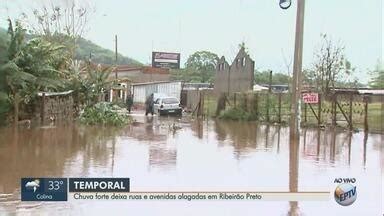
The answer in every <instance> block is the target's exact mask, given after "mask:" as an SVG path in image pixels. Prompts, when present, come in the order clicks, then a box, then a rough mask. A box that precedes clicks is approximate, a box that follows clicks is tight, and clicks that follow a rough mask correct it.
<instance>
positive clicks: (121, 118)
mask: <svg viewBox="0 0 384 216" xmlns="http://www.w3.org/2000/svg"><path fill="white" fill-rule="evenodd" d="M131 121H132V118H131V117H130V116H128V115H126V114H125V113H120V112H119V110H118V109H114V106H113V105H112V104H111V103H106V102H101V103H98V104H95V105H93V106H90V107H86V108H85V109H84V112H83V113H82V114H81V116H80V122H81V123H83V124H87V125H113V126H123V125H125V124H128V123H130V122H131Z"/></svg>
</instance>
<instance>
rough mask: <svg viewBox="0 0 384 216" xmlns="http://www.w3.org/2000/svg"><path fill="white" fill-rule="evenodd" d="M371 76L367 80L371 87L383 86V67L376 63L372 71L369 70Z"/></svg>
mask: <svg viewBox="0 0 384 216" xmlns="http://www.w3.org/2000/svg"><path fill="white" fill-rule="evenodd" d="M371 74H372V75H373V78H372V79H371V81H370V82H369V86H370V87H372V88H384V67H383V65H382V64H380V63H378V64H377V65H376V68H375V70H374V71H372V72H371Z"/></svg>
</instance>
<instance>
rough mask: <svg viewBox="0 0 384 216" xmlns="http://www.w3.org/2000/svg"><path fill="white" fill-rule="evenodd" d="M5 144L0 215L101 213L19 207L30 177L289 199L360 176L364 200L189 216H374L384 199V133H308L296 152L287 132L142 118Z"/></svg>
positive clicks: (10, 135)
mask: <svg viewBox="0 0 384 216" xmlns="http://www.w3.org/2000/svg"><path fill="white" fill-rule="evenodd" d="M0 137H1V142H0V213H1V212H8V213H12V212H34V211H35V212H37V211H43V212H46V213H52V212H56V210H57V209H62V212H63V213H64V214H65V213H72V214H79V215H81V214H83V213H84V209H86V212H87V213H89V212H90V213H92V212H94V213H96V214H97V213H100V212H98V211H100V209H98V208H95V202H81V201H78V202H72V203H69V204H68V203H54V204H49V205H48V204H41V203H32V204H31V203H25V202H24V203H21V202H20V201H19V199H20V188H19V181H20V178H21V177H30V176H36V177H38V176H41V177H44V176H52V177H118V176H120V177H121V176H126V177H130V178H131V179H132V182H133V183H132V190H147V191H148V190H149V191H151V190H165V191H166V190H174V191H178V190H179V191H180V190H212V189H216V190H227V191H230V190H233V191H235V190H251V191H291V192H296V191H332V190H333V189H334V186H335V185H334V184H333V180H334V178H336V177H354V178H356V179H357V181H358V183H357V185H358V190H359V198H358V202H356V203H355V204H354V205H353V207H351V208H344V210H343V208H341V207H340V206H338V205H337V204H336V203H335V202H334V201H333V200H330V201H329V202H323V203H319V202H312V203H308V202H271V203H267V202H258V203H247V202H244V203H242V202H239V203H238V204H236V203H234V204H233V205H232V204H231V205H229V206H228V205H227V204H226V202H223V203H222V206H221V208H215V207H214V206H210V205H209V206H207V205H206V204H205V203H204V202H199V203H197V204H193V205H194V208H193V209H191V214H198V213H200V214H201V213H202V210H204V212H203V214H204V213H205V214H208V215H212V214H226V212H228V211H229V212H234V211H236V214H241V215H248V214H249V215H253V214H251V212H252V210H257V212H259V213H260V214H261V215H265V214H269V215H301V214H303V215H323V214H326V213H327V212H328V213H329V214H331V215H334V214H336V213H345V212H349V213H351V215H353V213H356V212H360V213H364V214H366V215H370V214H371V213H373V214H374V213H377V212H379V211H380V209H379V206H380V204H381V197H380V194H379V195H375V194H374V195H372V193H371V191H373V190H376V188H375V186H376V185H379V184H380V183H381V171H380V163H381V161H380V148H381V146H380V143H381V139H382V135H378V134H364V133H350V132H345V131H342V130H330V129H326V130H320V129H303V131H302V136H301V142H300V143H301V144H300V146H294V145H293V146H290V144H289V141H288V137H289V129H288V128H286V127H281V126H278V125H276V126H275V125H260V124H258V123H254V122H251V123H244V122H228V121H208V122H207V121H198V120H193V121H186V120H184V119H181V120H179V119H173V118H157V117H145V118H144V117H143V118H142V119H138V122H136V123H135V124H133V125H130V126H127V127H125V128H120V129H117V128H107V127H83V126H76V125H63V126H57V127H51V128H33V129H19V130H17V129H12V128H2V129H0ZM376 183H377V184H376ZM370 193H371V194H370ZM369 194H370V195H371V196H370V195H369ZM235 204H236V205H235ZM99 205H100V206H102V207H103V208H104V209H109V210H111V209H112V208H116V207H119V208H123V209H124V208H125V209H126V210H129V208H131V207H132V206H135V205H140V206H142V207H143V209H146V210H145V211H144V210H143V211H144V212H146V213H147V214H152V213H159V214H160V215H161V214H164V215H170V212H178V214H183V212H184V207H183V205H184V204H180V202H175V203H172V202H165V203H164V204H163V203H160V202H159V203H158V204H157V205H155V206H154V207H155V210H148V209H147V208H146V207H147V205H151V204H147V203H145V202H143V203H141V204H138V203H135V204H134V203H129V202H128V203H127V202H125V203H124V205H121V204H117V203H115V202H104V203H98V206H99ZM151 206H152V205H151ZM169 206H171V207H169ZM89 207H92V208H89ZM169 208H172V211H168V210H167V209H169ZM54 209H56V210H54ZM116 209H118V208H116ZM136 209H137V207H136ZM199 209H200V210H199ZM140 210H142V209H140ZM152 211H153V212H152ZM184 213H185V212H184ZM117 214H121V213H118V212H117ZM171 215H172V214H171Z"/></svg>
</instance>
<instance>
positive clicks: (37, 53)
mask: <svg viewBox="0 0 384 216" xmlns="http://www.w3.org/2000/svg"><path fill="white" fill-rule="evenodd" d="M8 23H9V27H8V35H9V42H8V43H7V58H6V60H5V63H4V64H3V65H1V67H0V77H2V79H3V80H5V89H4V91H3V92H5V94H6V95H7V97H8V100H10V101H11V103H12V104H13V114H14V118H13V120H14V123H17V121H18V118H19V105H20V103H21V102H24V103H28V102H29V101H30V100H31V99H33V97H36V92H37V91H42V90H49V89H55V88H57V87H59V86H60V85H61V84H62V83H60V81H59V80H58V79H57V78H58V77H60V73H59V71H58V70H56V68H55V67H58V66H59V65H60V64H59V62H60V61H61V60H60V55H59V54H58V53H57V52H58V51H59V50H60V49H61V48H62V47H59V46H53V45H52V44H50V43H49V42H46V41H44V40H42V39H40V38H36V39H33V40H30V41H28V42H26V40H25V31H26V30H25V29H24V28H23V26H22V25H21V24H20V22H18V21H16V23H15V27H14V26H13V23H12V21H11V20H8Z"/></svg>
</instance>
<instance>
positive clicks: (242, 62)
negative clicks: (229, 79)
mask: <svg viewBox="0 0 384 216" xmlns="http://www.w3.org/2000/svg"><path fill="white" fill-rule="evenodd" d="M241 66H243V67H245V57H243V58H242V59H241Z"/></svg>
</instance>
